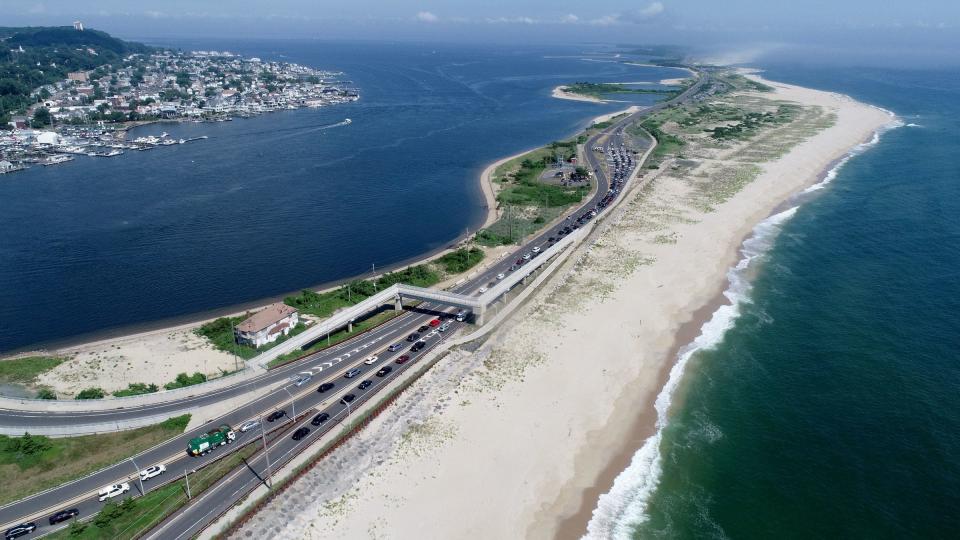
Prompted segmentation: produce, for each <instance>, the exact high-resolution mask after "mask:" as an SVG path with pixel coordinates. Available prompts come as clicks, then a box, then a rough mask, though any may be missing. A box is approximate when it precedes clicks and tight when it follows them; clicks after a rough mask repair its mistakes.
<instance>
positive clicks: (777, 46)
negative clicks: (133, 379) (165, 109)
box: [2, 0, 960, 67]
mask: <svg viewBox="0 0 960 540" xmlns="http://www.w3.org/2000/svg"><path fill="white" fill-rule="evenodd" d="M3 3H4V6H3V12H4V17H3V22H2V24H4V25H11V26H21V25H24V26H25V25H66V24H70V23H72V22H73V21H74V20H81V21H82V22H83V23H84V24H85V25H87V26H90V27H94V28H98V29H101V30H105V31H107V32H110V33H112V34H115V35H117V36H120V37H125V38H139V39H145V38H179V37H184V38H186V37H190V38H200V37H215V38H281V37H282V38H315V39H330V40H340V39H356V40H400V41H411V40H417V41H438V42H492V43H517V44H555V43H588V42H604V43H617V44H641V43H660V44H676V45H685V46H689V47H691V48H692V49H693V50H695V51H697V52H698V53H699V54H701V55H703V56H706V57H708V58H709V59H711V60H715V61H724V60H730V61H741V62H750V61H756V60H769V59H778V58H784V59H790V60H805V61H811V62H831V63H851V64H861V65H897V66H918V67H929V66H936V65H943V64H957V63H960V55H957V54H956V51H957V50H960V2H957V1H954V0H939V1H933V0H914V1H911V2H903V1H899V2H895V1H889V2H886V1H877V0H843V1H840V2H838V1H836V0H806V1H803V0H800V1H793V0H735V1H718V0H662V1H652V2H651V1H648V0H641V1H639V2H628V1H624V0H593V1H591V2H583V1H582V0H578V1H572V0H482V1H481V0H476V1H471V2H466V1H463V0H422V1H406V0H402V1H396V0H353V1H350V2H332V1H327V0H320V1H316V0H310V1H308V0H271V1H269V2H265V1H262V0H233V1H231V2H213V1H206V2H204V1H198V0H166V1H165V2H156V3H153V2H151V3H147V2H139V1H137V2H134V1H130V0H42V1H30V0H5V1H4V2H3Z"/></svg>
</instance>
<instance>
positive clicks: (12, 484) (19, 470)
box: [0, 414, 190, 504]
mask: <svg viewBox="0 0 960 540" xmlns="http://www.w3.org/2000/svg"><path fill="white" fill-rule="evenodd" d="M189 422H190V415H189V414H185V415H183V416H178V417H175V418H170V419H169V420H166V421H164V422H162V423H160V424H157V425H155V426H148V427H143V428H138V429H133V430H129V431H121V432H117V433H104V434H100V435H84V436H80V437H62V438H48V437H43V436H39V435H32V436H30V437H7V436H3V435H0V477H2V478H3V479H4V481H3V483H2V484H0V504H5V503H8V502H11V501H15V500H17V499H22V498H23V497H26V496H28V495H31V494H33V493H37V492H40V491H43V490H45V489H48V488H51V487H54V486H58V485H60V484H63V483H64V482H69V481H71V480H74V479H76V478H80V477H82V476H84V475H87V474H89V473H91V472H93V471H96V470H99V469H102V468H103V467H106V466H108V465H112V464H114V463H118V462H120V461H123V460H124V459H127V458H129V457H130V456H132V455H135V454H137V453H139V452H141V451H143V450H146V449H147V448H150V447H152V446H154V445H156V444H158V443H160V442H163V441H165V440H167V439H169V438H171V437H174V436H176V435H179V434H181V433H183V430H184V429H186V427H187V424H188V423H189ZM131 467H132V465H131ZM131 470H132V469H131Z"/></svg>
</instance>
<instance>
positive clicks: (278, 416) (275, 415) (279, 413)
mask: <svg viewBox="0 0 960 540" xmlns="http://www.w3.org/2000/svg"><path fill="white" fill-rule="evenodd" d="M286 415H287V411H285V410H283V409H280V410H279V411H273V412H272V413H270V416H268V417H267V422H273V421H274V420H279V419H281V418H283V417H284V416H286Z"/></svg>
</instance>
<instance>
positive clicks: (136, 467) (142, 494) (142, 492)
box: [130, 457, 146, 497]
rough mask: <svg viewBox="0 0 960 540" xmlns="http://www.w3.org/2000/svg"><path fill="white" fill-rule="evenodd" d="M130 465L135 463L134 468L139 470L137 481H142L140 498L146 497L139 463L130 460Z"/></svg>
mask: <svg viewBox="0 0 960 540" xmlns="http://www.w3.org/2000/svg"><path fill="white" fill-rule="evenodd" d="M130 463H133V468H134V469H136V470H137V480H139V481H140V496H141V497H142V496H144V495H146V492H144V491H143V477H142V476H140V467H139V466H137V462H136V461H134V460H133V458H132V457H131V458H130Z"/></svg>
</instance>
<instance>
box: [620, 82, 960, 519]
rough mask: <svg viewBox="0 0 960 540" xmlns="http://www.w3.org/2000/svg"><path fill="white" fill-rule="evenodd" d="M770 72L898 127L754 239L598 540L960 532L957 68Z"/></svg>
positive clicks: (959, 110)
mask: <svg viewBox="0 0 960 540" xmlns="http://www.w3.org/2000/svg"><path fill="white" fill-rule="evenodd" d="M767 76H768V77H769V78H771V79H774V80H783V81H786V82H792V83H797V84H801V85H805V86H811V87H816V88H822V89H826V90H834V91H840V92H844V93H848V94H851V95H853V96H854V97H856V98H858V99H861V100H863V101H866V102H868V103H872V104H876V105H878V106H882V107H884V108H887V109H890V110H893V111H895V112H896V113H897V114H898V115H899V116H900V117H901V118H902V120H903V122H904V123H906V124H907V125H906V126H905V127H901V128H898V129H894V130H892V131H889V132H886V133H885V134H883V135H882V136H881V138H880V141H879V143H877V144H876V145H874V146H872V147H871V148H869V149H867V150H866V151H865V152H863V153H862V154H861V155H858V156H855V157H853V158H852V159H851V160H850V161H849V162H847V163H846V164H845V165H844V166H843V167H842V168H840V169H839V171H838V173H837V175H836V178H835V179H834V180H833V181H832V182H831V183H830V184H829V185H827V186H826V187H825V188H824V189H821V190H819V191H817V192H816V193H815V194H814V195H813V196H812V197H809V198H808V200H807V201H806V202H804V203H803V204H802V205H801V206H800V207H799V208H798V209H797V210H796V211H795V213H793V215H792V216H789V215H788V216H781V220H780V221H782V222H781V223H779V224H775V223H768V224H767V225H766V226H765V227H763V228H761V233H762V234H761V236H764V238H763V242H760V244H762V245H754V246H752V248H753V249H752V251H751V254H753V255H759V254H762V255H760V256H759V257H758V258H757V259H755V260H754V265H753V267H754V270H755V272H754V273H755V274H756V275H755V277H754V278H753V280H752V282H751V286H746V285H744V284H743V283H739V284H737V283H735V287H734V288H735V289H736V290H734V291H732V296H735V297H738V298H744V299H746V300H745V301H743V302H742V303H741V304H740V307H739V309H740V316H739V317H738V318H736V319H735V320H734V321H733V322H732V323H731V324H730V325H729V326H730V327H729V329H728V330H727V331H726V332H725V333H723V332H720V333H718V334H717V335H715V336H713V337H712V341H713V344H714V346H713V347H707V348H706V349H705V350H700V351H699V352H695V353H693V354H692V355H691V356H690V360H689V363H688V364H687V366H686V370H685V375H684V377H683V379H682V383H681V384H680V385H679V387H678V389H677V390H676V392H674V393H673V395H672V406H670V407H669V408H668V410H669V413H668V415H667V418H669V422H668V425H667V427H666V428H665V429H664V430H663V433H662V440H660V441H659V445H655V446H658V448H659V451H660V452H659V456H660V460H659V461H657V460H653V459H649V460H647V461H643V460H642V459H638V460H637V461H635V463H634V466H633V467H632V470H631V471H628V473H629V474H632V475H634V476H636V477H637V478H641V477H643V476H644V475H646V478H648V479H651V480H653V479H656V480H658V482H659V483H658V484H657V483H656V482H650V483H647V484H646V488H645V489H642V488H641V487H640V486H642V485H644V483H643V482H639V481H638V482H637V483H636V485H635V487H634V488H633V489H632V490H631V491H628V492H624V493H619V494H618V497H619V498H620V500H619V501H618V502H619V504H620V505H621V506H620V508H619V513H618V518H617V521H616V523H615V527H614V528H612V529H610V530H615V531H616V533H615V534H612V536H617V537H634V538H956V537H957V534H958V533H960V358H958V352H957V351H958V346H960V280H958V279H957V277H958V273H960V217H958V216H960V137H958V136H957V133H958V132H960V120H958V118H960V105H958V104H960V73H958V72H946V71H941V72H922V71H889V70H849V71H839V70H837V71H830V70H814V69H802V68H796V67H793V68H786V67H775V68H771V69H770V70H769V72H768V74H767ZM748 251H750V250H748ZM714 330H715V329H714ZM703 341H709V340H706V339H704V340H703ZM640 457H642V456H640ZM624 474H627V473H624ZM651 485H655V486H656V487H655V488H654V489H652V490H651V489H650V486H651Z"/></svg>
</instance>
